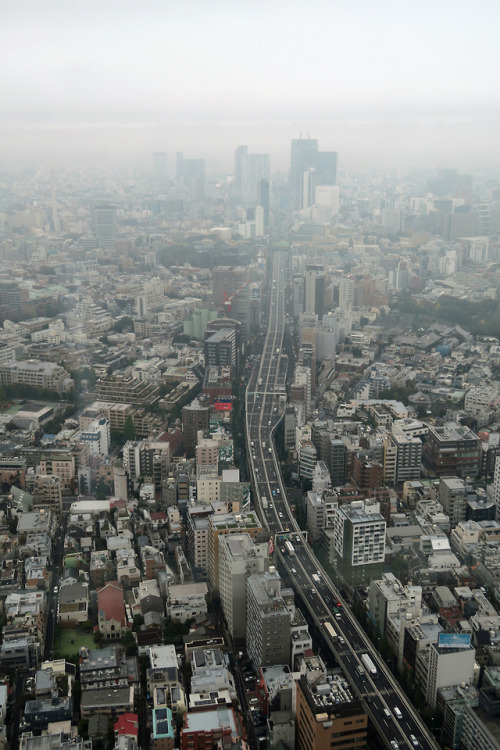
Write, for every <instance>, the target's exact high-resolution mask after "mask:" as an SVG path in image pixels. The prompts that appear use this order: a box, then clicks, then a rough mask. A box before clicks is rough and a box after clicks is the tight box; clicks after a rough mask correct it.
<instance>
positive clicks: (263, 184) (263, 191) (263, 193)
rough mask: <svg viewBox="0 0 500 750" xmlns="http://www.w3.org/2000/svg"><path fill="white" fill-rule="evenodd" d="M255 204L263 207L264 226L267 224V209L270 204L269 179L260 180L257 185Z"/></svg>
mask: <svg viewBox="0 0 500 750" xmlns="http://www.w3.org/2000/svg"><path fill="white" fill-rule="evenodd" d="M257 205H258V206H262V208H263V209H264V228H266V227H268V226H269V209H270V205H271V189H270V182H269V180H266V179H263V180H260V182H259V184H258V185H257Z"/></svg>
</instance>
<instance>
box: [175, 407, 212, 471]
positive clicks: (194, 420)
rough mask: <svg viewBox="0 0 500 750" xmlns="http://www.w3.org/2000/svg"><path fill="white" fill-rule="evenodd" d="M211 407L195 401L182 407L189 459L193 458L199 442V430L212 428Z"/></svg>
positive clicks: (184, 438) (184, 440)
mask: <svg viewBox="0 0 500 750" xmlns="http://www.w3.org/2000/svg"><path fill="white" fill-rule="evenodd" d="M211 410H212V409H211V407H210V406H209V405H208V404H205V403H204V402H203V403H202V402H201V401H200V400H199V399H195V400H194V401H192V402H191V403H190V404H187V405H186V406H183V407H182V436H183V443H184V449H185V451H186V455H187V456H188V458H193V457H194V453H195V450H196V445H197V442H198V430H208V428H209V427H210V412H211Z"/></svg>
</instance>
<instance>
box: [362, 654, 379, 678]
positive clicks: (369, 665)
mask: <svg viewBox="0 0 500 750" xmlns="http://www.w3.org/2000/svg"><path fill="white" fill-rule="evenodd" d="M361 661H362V662H363V666H364V667H365V669H366V671H367V672H369V673H370V674H371V676H372V677H375V675H376V674H377V667H376V666H375V664H374V663H373V661H372V660H371V659H370V657H369V655H368V654H362V655H361Z"/></svg>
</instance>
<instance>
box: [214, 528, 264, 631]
mask: <svg viewBox="0 0 500 750" xmlns="http://www.w3.org/2000/svg"><path fill="white" fill-rule="evenodd" d="M268 567H269V547H268V544H267V542H261V543H260V544H256V543H255V542H254V541H253V540H252V538H251V537H250V535H249V534H231V535H228V536H226V535H224V536H221V538H220V539H219V593H220V599H221V604H222V610H223V612H224V616H225V618H226V622H227V627H228V630H229V632H230V634H231V637H232V638H233V640H235V641H240V640H243V639H244V638H245V635H246V621H247V579H248V577H249V576H251V575H254V574H255V573H264V572H265V571H266V570H267V569H268Z"/></svg>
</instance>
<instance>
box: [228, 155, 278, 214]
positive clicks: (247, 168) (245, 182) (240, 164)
mask: <svg viewBox="0 0 500 750" xmlns="http://www.w3.org/2000/svg"><path fill="white" fill-rule="evenodd" d="M234 172H235V186H236V191H237V195H238V196H239V197H240V199H241V202H242V204H243V205H244V206H247V207H249V208H254V207H255V206H258V205H262V204H260V203H259V198H262V191H263V188H262V186H261V183H262V182H266V183H267V184H268V185H269V178H270V175H271V163H270V158H269V154H249V153H248V149H247V147H246V146H238V148H237V149H236V152H235V155H234Z"/></svg>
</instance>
